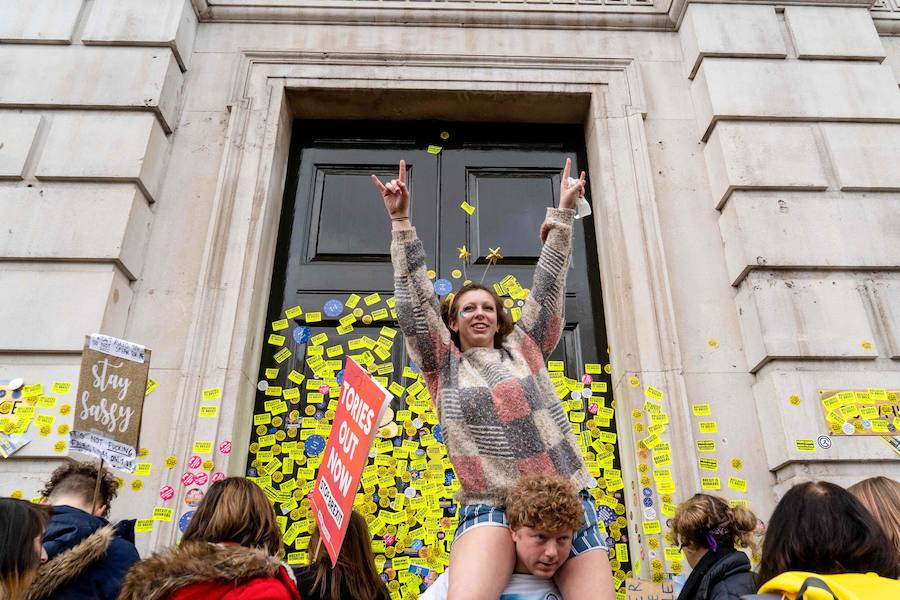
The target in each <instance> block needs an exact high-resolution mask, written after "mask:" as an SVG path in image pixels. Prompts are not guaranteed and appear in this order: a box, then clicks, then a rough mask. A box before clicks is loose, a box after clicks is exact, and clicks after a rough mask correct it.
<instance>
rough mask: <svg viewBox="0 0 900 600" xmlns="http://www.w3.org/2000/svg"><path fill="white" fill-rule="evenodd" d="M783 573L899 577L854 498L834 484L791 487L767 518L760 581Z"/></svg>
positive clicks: (890, 550) (883, 539) (879, 534)
mask: <svg viewBox="0 0 900 600" xmlns="http://www.w3.org/2000/svg"><path fill="white" fill-rule="evenodd" d="M787 571H807V572H811V573H818V574H820V575H834V574H839V573H877V574H878V575H881V576H882V577H886V578H888V579H896V578H897V576H898V575H900V568H898V561H897V556H896V553H895V550H894V547H893V546H892V545H891V543H890V541H888V538H887V536H886V535H885V534H884V532H883V531H882V530H881V526H880V525H878V522H877V521H875V518H874V517H873V516H872V515H871V514H870V513H869V511H868V510H866V508H865V507H864V506H863V505H862V503H861V502H860V501H859V500H857V499H856V497H855V496H854V495H853V494H851V493H850V492H848V491H847V490H845V489H844V488H842V487H840V486H839V485H835V484H833V483H829V482H827V481H810V482H806V483H800V484H797V485H795V486H794V487H792V488H791V489H790V490H788V492H787V493H786V494H785V495H784V497H783V498H782V499H781V501H780V502H779V503H778V505H777V506H776V507H775V511H774V512H773V513H772V518H771V519H770V520H769V524H768V528H767V533H766V537H765V540H764V541H763V548H762V560H761V561H760V564H759V581H760V583H765V582H767V581H769V580H770V579H772V578H773V577H775V576H777V575H780V574H781V573H785V572H787Z"/></svg>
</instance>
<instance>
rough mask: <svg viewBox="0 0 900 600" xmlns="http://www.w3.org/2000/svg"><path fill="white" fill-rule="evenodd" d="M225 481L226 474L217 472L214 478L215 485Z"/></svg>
mask: <svg viewBox="0 0 900 600" xmlns="http://www.w3.org/2000/svg"><path fill="white" fill-rule="evenodd" d="M223 479H225V473H223V472H222V471H216V472H215V473H214V474H213V476H212V482H213V483H215V482H217V481H222V480H223Z"/></svg>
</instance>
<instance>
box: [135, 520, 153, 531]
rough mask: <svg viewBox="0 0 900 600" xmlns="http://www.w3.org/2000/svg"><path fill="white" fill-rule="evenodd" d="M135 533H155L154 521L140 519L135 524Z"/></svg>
mask: <svg viewBox="0 0 900 600" xmlns="http://www.w3.org/2000/svg"><path fill="white" fill-rule="evenodd" d="M134 531H135V533H147V532H148V531H153V519H138V520H137V521H136V522H135V524H134Z"/></svg>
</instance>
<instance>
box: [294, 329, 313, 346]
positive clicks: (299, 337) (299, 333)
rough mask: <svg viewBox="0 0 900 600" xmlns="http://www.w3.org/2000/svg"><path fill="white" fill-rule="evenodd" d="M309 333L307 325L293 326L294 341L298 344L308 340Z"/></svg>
mask: <svg viewBox="0 0 900 600" xmlns="http://www.w3.org/2000/svg"><path fill="white" fill-rule="evenodd" d="M309 335H310V331H309V327H307V326H306V325H298V326H297V327H294V333H293V336H294V341H295V342H297V343H298V344H305V343H306V342H308V341H309Z"/></svg>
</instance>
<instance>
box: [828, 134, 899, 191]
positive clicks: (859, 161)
mask: <svg viewBox="0 0 900 600" xmlns="http://www.w3.org/2000/svg"><path fill="white" fill-rule="evenodd" d="M822 134H823V136H824V138H825V142H826V143H827V145H828V151H829V153H830V154H831V159H832V162H833V164H834V170H835V173H836V175H837V178H838V181H839V184H840V186H841V189H842V190H845V191H896V190H900V169H897V168H892V166H891V163H892V162H893V157H896V156H897V155H898V154H900V125H887V124H871V125H870V124H850V123H829V124H823V125H822Z"/></svg>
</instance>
